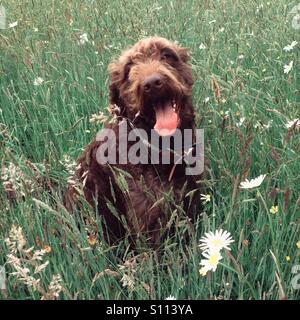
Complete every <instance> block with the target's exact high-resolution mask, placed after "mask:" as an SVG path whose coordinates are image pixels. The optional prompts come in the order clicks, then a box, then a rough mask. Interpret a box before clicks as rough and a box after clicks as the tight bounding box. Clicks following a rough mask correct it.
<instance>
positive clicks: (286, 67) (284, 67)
mask: <svg viewBox="0 0 300 320" xmlns="http://www.w3.org/2000/svg"><path fill="white" fill-rule="evenodd" d="M293 64H294V61H293V60H292V61H291V62H290V63H289V64H285V65H284V66H283V72H284V73H286V74H288V73H289V72H290V71H291V70H292V68H293Z"/></svg>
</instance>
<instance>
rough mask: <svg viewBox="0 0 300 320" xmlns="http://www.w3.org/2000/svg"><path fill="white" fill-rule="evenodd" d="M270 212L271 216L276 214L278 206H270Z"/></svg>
mask: <svg viewBox="0 0 300 320" xmlns="http://www.w3.org/2000/svg"><path fill="white" fill-rule="evenodd" d="M270 212H271V213H272V214H276V213H278V206H272V207H271V209H270Z"/></svg>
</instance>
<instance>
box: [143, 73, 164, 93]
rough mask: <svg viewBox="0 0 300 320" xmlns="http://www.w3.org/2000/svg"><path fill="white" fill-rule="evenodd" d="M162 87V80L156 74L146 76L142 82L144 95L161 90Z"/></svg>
mask: <svg viewBox="0 0 300 320" xmlns="http://www.w3.org/2000/svg"><path fill="white" fill-rule="evenodd" d="M162 86H163V80H162V78H161V77H160V76H159V75H158V74H153V75H151V76H148V77H147V78H146V79H145V80H144V86H143V87H144V91H145V92H146V93H152V92H154V91H156V90H159V89H161V87H162Z"/></svg>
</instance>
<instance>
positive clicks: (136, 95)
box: [65, 37, 199, 247]
mask: <svg viewBox="0 0 300 320" xmlns="http://www.w3.org/2000/svg"><path fill="white" fill-rule="evenodd" d="M109 73H110V77H111V85H110V102H111V113H113V114H114V115H115V122H114V123H113V124H110V125H107V126H106V127H107V128H110V129H112V130H113V132H115V133H116V136H117V137H119V133H120V124H121V123H122V124H124V123H127V124H128V126H127V129H126V130H127V131H126V132H125V134H124V132H122V137H124V136H128V134H129V133H130V131H131V130H133V129H136V128H138V129H143V130H144V132H146V134H147V136H148V137H149V136H150V132H152V131H153V129H154V131H155V132H156V133H157V134H158V135H159V136H160V138H161V139H163V138H165V137H168V136H171V135H172V134H173V133H174V132H175V131H177V130H179V131H183V129H191V132H193V139H194V136H195V119H194V118H195V115H194V108H193V105H192V86H193V78H192V70H191V66H190V65H189V57H188V53H187V50H186V49H185V48H181V47H180V46H178V45H177V44H175V43H171V42H170V41H168V40H166V39H164V38H159V37H151V38H146V39H143V40H141V41H139V42H138V43H137V44H135V45H134V46H133V47H131V48H129V49H128V50H126V51H124V52H123V53H122V55H121V56H120V58H119V59H118V60H117V61H115V62H113V63H111V64H110V65H109ZM103 143H104V142H103V141H99V139H95V140H94V141H93V142H91V143H90V144H89V145H88V146H87V148H86V150H85V151H84V153H83V155H82V156H81V157H80V158H79V160H78V162H79V165H80V168H79V170H78V172H77V176H78V178H79V180H80V181H81V182H82V185H83V192H84V196H85V198H86V200H87V201H88V203H90V204H91V205H92V206H93V207H94V209H95V210H97V212H98V213H99V214H101V215H102V216H103V221H104V224H105V228H104V230H105V236H106V239H107V240H108V241H109V242H113V241H116V240H118V239H120V238H122V237H123V236H124V235H125V230H126V229H127V230H128V231H129V233H130V237H131V239H134V240H136V239H137V238H139V239H141V237H145V238H146V239H147V240H148V241H150V244H151V245H152V246H154V247H157V246H158V245H159V243H160V237H161V233H162V230H163V229H164V227H165V226H166V223H167V222H168V221H169V219H170V216H171V214H172V212H174V210H175V209H176V210H177V213H178V214H180V211H181V212H185V214H186V215H187V217H191V215H192V214H191V212H192V207H193V206H194V205H195V204H197V203H198V196H197V193H194V192H190V191H193V190H198V185H197V183H196V181H197V179H199V176H192V175H186V171H185V169H186V164H185V163H184V162H182V163H180V164H178V163H177V162H175V161H174V160H173V161H171V162H170V163H169V164H163V163H162V162H161V159H160V161H159V163H156V164H151V163H138V164H132V163H128V162H127V163H125V164H124V163H123V162H122V163H121V161H120V156H117V159H116V163H115V164H113V165H109V164H103V163H100V162H99V158H97V151H98V150H99V147H100V146H103ZM115 146H116V149H117V151H118V150H119V149H120V148H121V143H120V139H119V138H117V139H116V141H115ZM129 146H130V143H129V145H128V146H126V148H127V149H128V148H129ZM149 147H151V144H148V145H146V148H149ZM158 149H159V150H160V151H159V152H161V142H160V144H159V146H158ZM171 149H172V147H171ZM126 159H127V158H126ZM124 172H126V174H125V173H124ZM76 194H77V192H76V191H75V189H74V186H69V189H68V191H67V193H66V195H65V204H66V207H67V208H68V209H70V210H71V209H72V207H73V204H74V202H75V198H76ZM188 194H189V195H191V194H193V195H194V196H193V197H190V196H187V195H188ZM179 206H181V208H183V210H181V209H179Z"/></svg>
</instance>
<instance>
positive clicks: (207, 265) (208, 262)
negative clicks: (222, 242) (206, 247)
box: [199, 251, 222, 275]
mask: <svg viewBox="0 0 300 320" xmlns="http://www.w3.org/2000/svg"><path fill="white" fill-rule="evenodd" d="M203 256H204V257H205V258H206V259H202V260H201V262H200V265H201V266H202V268H201V269H200V270H199V272H200V274H202V275H205V274H206V273H207V271H213V272H215V271H216V270H217V266H218V264H219V262H220V260H221V259H222V256H221V253H220V252H219V251H214V252H203Z"/></svg>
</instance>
